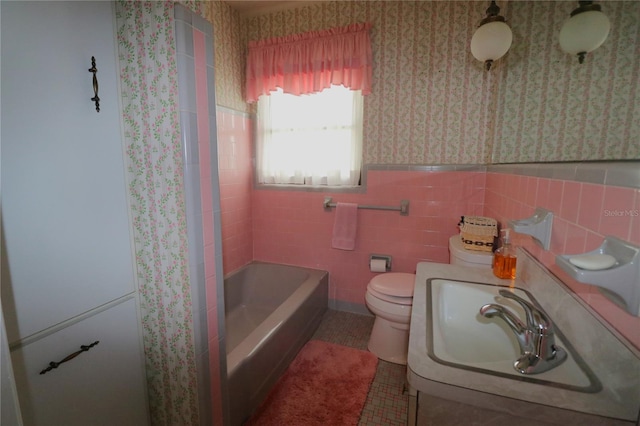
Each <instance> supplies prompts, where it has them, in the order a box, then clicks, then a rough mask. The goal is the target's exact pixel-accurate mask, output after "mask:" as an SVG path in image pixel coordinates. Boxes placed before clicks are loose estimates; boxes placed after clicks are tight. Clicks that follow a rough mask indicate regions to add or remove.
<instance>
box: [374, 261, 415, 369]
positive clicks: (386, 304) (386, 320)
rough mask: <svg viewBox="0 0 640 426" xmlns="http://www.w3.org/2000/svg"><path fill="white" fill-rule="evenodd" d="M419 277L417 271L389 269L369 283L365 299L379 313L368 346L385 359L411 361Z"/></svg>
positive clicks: (376, 313)
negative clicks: (413, 319) (415, 298)
mask: <svg viewBox="0 0 640 426" xmlns="http://www.w3.org/2000/svg"><path fill="white" fill-rule="evenodd" d="M415 279H416V275H415V274H409V273H405V272H388V273H384V274H380V275H377V276H375V277H373V278H372V279H371V281H370V282H369V285H368V286H367V293H366V295H365V301H366V302H367V307H368V308H369V309H370V310H371V312H373V313H374V314H375V316H376V320H375V322H374V324H373V330H371V337H370V338H369V345H368V348H369V351H370V352H371V353H373V354H374V355H375V356H377V357H378V358H380V359H382V360H385V361H389V362H393V363H395V364H405V365H406V364H407V353H408V350H409V322H410V321H411V306H412V305H413V287H414V285H415Z"/></svg>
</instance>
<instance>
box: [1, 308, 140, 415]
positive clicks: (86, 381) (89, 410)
mask: <svg viewBox="0 0 640 426" xmlns="http://www.w3.org/2000/svg"><path fill="white" fill-rule="evenodd" d="M136 322H137V313H136V304H135V299H133V298H131V299H129V300H127V301H125V302H122V303H120V304H118V305H116V306H114V307H111V308H109V309H107V310H105V311H103V312H100V313H98V314H96V315H94V316H91V317H89V318H87V319H83V320H82V321H79V322H78V323H76V324H73V325H70V326H69V327H66V328H64V329H62V330H60V331H57V332H55V333H53V334H50V335H49V336H47V337H44V338H42V339H39V340H37V341H35V342H33V343H30V344H27V345H25V346H23V347H21V348H19V349H15V350H13V351H12V353H11V358H12V361H13V369H14V373H15V377H16V386H17V388H18V393H19V395H20V407H21V411H22V416H23V420H24V424H25V426H29V425H38V426H40V425H41V426H53V425H61V426H62V425H64V426H75V425H78V426H92V425H105V426H113V425H118V426H128V425H131V426H141V425H146V424H148V418H147V408H146V407H147V404H146V397H145V382H144V381H145V377H144V373H143V372H144V367H143V362H144V360H143V356H142V348H141V342H140V339H139V333H138V328H137V327H136V326H135V324H136ZM94 342H99V343H97V344H96V345H95V346H93V347H91V348H90V349H88V350H87V351H83V352H81V353H80V354H78V355H77V356H76V357H74V358H73V359H71V360H69V361H67V362H64V363H62V364H60V365H59V366H58V367H57V368H54V369H51V370H50V371H47V372H46V373H44V374H40V373H41V372H42V371H43V370H46V369H47V367H48V366H49V363H50V362H59V361H61V360H63V359H65V358H66V357H67V356H69V355H70V354H73V353H75V352H77V351H79V350H80V349H81V346H87V347H88V346H91V344H92V343H94Z"/></svg>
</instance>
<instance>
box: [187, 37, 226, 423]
mask: <svg viewBox="0 0 640 426" xmlns="http://www.w3.org/2000/svg"><path fill="white" fill-rule="evenodd" d="M193 47H194V61H195V83H196V84H195V85H196V108H197V110H198V111H197V117H198V118H197V124H198V155H199V159H200V193H201V202H202V228H203V234H204V235H203V243H204V273H205V285H206V295H207V326H208V329H209V336H208V340H209V371H210V374H211V377H210V379H211V396H212V400H213V418H214V423H215V424H222V413H223V410H222V393H221V392H222V390H221V389H222V388H221V386H220V380H221V379H220V374H221V372H220V368H219V366H220V348H219V346H220V345H219V338H220V337H219V336H218V300H217V292H216V264H215V246H214V227H213V191H212V187H211V161H210V158H211V157H210V155H211V152H210V129H209V119H208V117H209V103H208V90H207V64H206V58H207V56H206V50H205V38H204V34H203V33H202V32H201V31H198V30H196V29H194V30H193Z"/></svg>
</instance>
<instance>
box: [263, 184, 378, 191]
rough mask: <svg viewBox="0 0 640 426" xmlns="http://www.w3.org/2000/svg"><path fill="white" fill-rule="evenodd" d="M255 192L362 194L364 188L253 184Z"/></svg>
mask: <svg viewBox="0 0 640 426" xmlns="http://www.w3.org/2000/svg"><path fill="white" fill-rule="evenodd" d="M254 189H256V190H269V191H300V192H332V193H336V192H337V193H364V192H366V187H365V186H364V185H360V186H327V185H317V186H313V185H288V184H266V183H256V184H254Z"/></svg>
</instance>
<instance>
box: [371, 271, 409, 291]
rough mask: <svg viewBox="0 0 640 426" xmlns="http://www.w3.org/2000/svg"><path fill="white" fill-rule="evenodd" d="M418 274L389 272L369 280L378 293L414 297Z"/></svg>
mask: <svg viewBox="0 0 640 426" xmlns="http://www.w3.org/2000/svg"><path fill="white" fill-rule="evenodd" d="M415 281H416V274H409V273H406V272H389V273H386V274H380V275H377V276H375V277H373V279H372V280H371V282H369V286H370V287H371V288H372V289H374V290H376V291H377V292H378V293H382V294H386V295H389V296H396V297H413V286H414V285H415Z"/></svg>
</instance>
